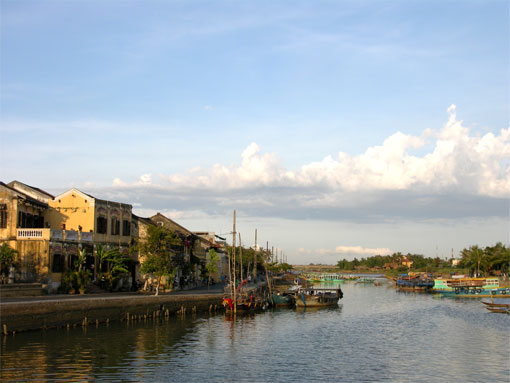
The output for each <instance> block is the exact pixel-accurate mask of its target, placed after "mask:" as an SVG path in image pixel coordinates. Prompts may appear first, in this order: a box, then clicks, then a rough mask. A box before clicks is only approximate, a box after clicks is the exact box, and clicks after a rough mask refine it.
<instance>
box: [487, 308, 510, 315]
mask: <svg viewBox="0 0 510 383" xmlns="http://www.w3.org/2000/svg"><path fill="white" fill-rule="evenodd" d="M487 310H489V311H490V312H491V313H501V314H510V307H487Z"/></svg>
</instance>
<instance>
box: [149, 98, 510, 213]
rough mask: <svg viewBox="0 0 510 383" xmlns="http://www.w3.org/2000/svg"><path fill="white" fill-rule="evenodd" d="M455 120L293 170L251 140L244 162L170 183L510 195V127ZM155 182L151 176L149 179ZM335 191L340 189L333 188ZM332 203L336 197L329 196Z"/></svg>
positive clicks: (220, 187) (235, 187) (175, 177)
mask: <svg viewBox="0 0 510 383" xmlns="http://www.w3.org/2000/svg"><path fill="white" fill-rule="evenodd" d="M448 113H449V119H448V122H447V123H446V124H445V126H444V127H443V128H442V129H440V130H439V131H438V132H435V131H433V130H431V129H427V130H425V131H424V132H423V134H422V135H421V136H412V135H407V134H404V133H402V132H396V133H394V134H393V135H391V136H390V137H388V138H387V139H386V140H384V142H383V143H382V144H381V145H379V146H373V147H369V148H368V149H367V150H366V151H365V152H364V153H362V154H360V155H357V156H351V155H348V154H347V153H343V152H340V153H339V154H338V156H337V157H336V158H333V157H332V156H327V157H325V158H324V159H323V160H321V161H318V162H312V163H309V164H306V165H303V166H302V167H301V168H300V169H298V170H287V169H285V167H284V165H283V161H282V160H281V159H280V158H279V157H278V156H277V155H276V154H275V153H262V152H261V149H260V147H259V146H258V145H257V144H256V143H251V144H250V145H248V147H246V149H245V150H244V151H243V152H242V155H241V158H242V160H241V163H240V164H235V165H230V166H226V165H223V164H215V165H214V166H213V167H212V168H210V169H200V168H194V169H192V170H191V171H189V172H187V173H184V174H182V173H177V174H172V175H169V176H167V177H165V178H166V180H167V181H168V182H169V184H168V185H167V186H166V187H169V188H176V189H178V188H201V189H214V190H240V189H250V188H260V187H272V188H274V187H291V188H296V189H302V188H317V187H319V188H326V189H329V190H330V191H334V192H336V193H343V195H345V194H348V193H358V192H374V191H375V192H377V191H401V190H404V191H405V190H415V191H426V192H430V193H444V192H452V191H455V192H458V193H466V194H471V195H482V196H489V197H508V196H510V170H509V169H508V167H507V168H504V167H503V162H504V161H505V160H508V159H510V129H502V130H501V132H500V134H499V135H495V134H493V133H486V134H484V135H483V136H480V137H478V136H471V135H470V133H469V129H468V128H466V127H464V126H463V125H462V121H458V120H457V118H456V107H455V105H451V106H450V107H449V108H448ZM430 140H432V141H433V142H432V143H433V150H432V151H430V152H429V153H427V154H425V155H423V156H416V155H411V154H410V151H411V150H412V149H416V148H422V147H423V146H424V145H425V144H426V143H427V142H428V141H430ZM149 183H150V182H149ZM329 196H330V197H331V196H332V194H330V195H329ZM327 202H328V203H331V202H333V201H331V200H328V201H327Z"/></svg>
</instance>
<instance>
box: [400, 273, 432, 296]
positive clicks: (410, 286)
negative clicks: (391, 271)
mask: <svg viewBox="0 0 510 383" xmlns="http://www.w3.org/2000/svg"><path fill="white" fill-rule="evenodd" d="M395 285H396V287H397V288H398V289H399V290H403V291H422V292H428V291H430V289H432V287H434V279H433V278H432V277H430V276H428V275H411V274H400V275H399V278H398V279H397V280H396V281H395Z"/></svg>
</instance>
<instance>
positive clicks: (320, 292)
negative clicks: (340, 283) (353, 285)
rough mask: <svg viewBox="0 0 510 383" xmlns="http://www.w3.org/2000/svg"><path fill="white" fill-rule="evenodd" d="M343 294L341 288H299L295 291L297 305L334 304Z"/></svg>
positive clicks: (322, 305) (317, 305)
mask: <svg viewBox="0 0 510 383" xmlns="http://www.w3.org/2000/svg"><path fill="white" fill-rule="evenodd" d="M343 296H344V294H343V292H342V289H341V288H340V287H339V288H337V289H320V288H317V289H314V288H311V289H299V290H298V291H297V293H296V306H297V307H327V306H335V305H337V304H338V300H339V299H342V297H343Z"/></svg>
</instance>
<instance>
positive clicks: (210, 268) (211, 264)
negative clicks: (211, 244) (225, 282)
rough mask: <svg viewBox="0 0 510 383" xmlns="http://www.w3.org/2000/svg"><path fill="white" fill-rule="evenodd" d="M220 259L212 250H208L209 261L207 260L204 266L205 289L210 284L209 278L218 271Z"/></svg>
mask: <svg viewBox="0 0 510 383" xmlns="http://www.w3.org/2000/svg"><path fill="white" fill-rule="evenodd" d="M219 259H220V257H219V256H218V254H217V253H216V251H215V250H214V249H209V259H208V260H207V264H206V265H205V269H206V271H207V275H208V278H207V288H209V285H210V283H211V276H212V275H213V274H214V273H215V272H217V271H218V261H219Z"/></svg>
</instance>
